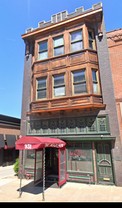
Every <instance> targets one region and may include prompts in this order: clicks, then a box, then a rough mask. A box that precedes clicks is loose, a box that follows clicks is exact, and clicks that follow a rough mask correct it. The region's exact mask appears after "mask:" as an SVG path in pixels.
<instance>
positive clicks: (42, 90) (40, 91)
mask: <svg viewBox="0 0 122 208" xmlns="http://www.w3.org/2000/svg"><path fill="white" fill-rule="evenodd" d="M46 82H47V78H46V77H43V78H39V79H37V99H43V98H46V91H47V86H46Z"/></svg>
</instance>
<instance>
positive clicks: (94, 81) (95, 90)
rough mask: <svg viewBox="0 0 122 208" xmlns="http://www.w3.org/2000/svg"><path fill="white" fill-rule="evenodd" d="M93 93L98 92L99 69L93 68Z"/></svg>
mask: <svg viewBox="0 0 122 208" xmlns="http://www.w3.org/2000/svg"><path fill="white" fill-rule="evenodd" d="M92 82H93V93H98V81H97V71H96V70H95V69H92Z"/></svg>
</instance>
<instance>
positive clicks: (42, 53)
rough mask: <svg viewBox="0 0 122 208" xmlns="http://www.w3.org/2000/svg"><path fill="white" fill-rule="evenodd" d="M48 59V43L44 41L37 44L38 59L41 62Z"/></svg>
mask: <svg viewBox="0 0 122 208" xmlns="http://www.w3.org/2000/svg"><path fill="white" fill-rule="evenodd" d="M46 58H48V43H47V40H46V41H42V42H39V54H38V59H39V60H43V59H46Z"/></svg>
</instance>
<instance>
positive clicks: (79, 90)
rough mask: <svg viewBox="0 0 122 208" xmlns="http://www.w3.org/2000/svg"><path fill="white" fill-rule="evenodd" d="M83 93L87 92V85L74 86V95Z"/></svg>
mask: <svg viewBox="0 0 122 208" xmlns="http://www.w3.org/2000/svg"><path fill="white" fill-rule="evenodd" d="M83 92H87V90H86V83H82V84H77V85H74V93H75V94H79V93H83Z"/></svg>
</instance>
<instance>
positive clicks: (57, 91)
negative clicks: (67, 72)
mask: <svg viewBox="0 0 122 208" xmlns="http://www.w3.org/2000/svg"><path fill="white" fill-rule="evenodd" d="M53 79H54V85H53V88H54V97H58V96H64V95H65V82H64V74H60V75H54V76H53Z"/></svg>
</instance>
